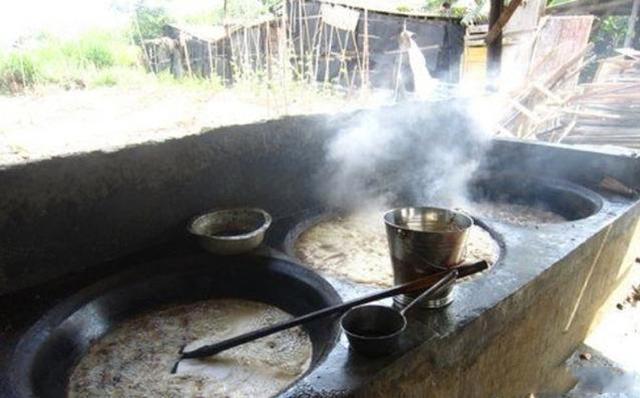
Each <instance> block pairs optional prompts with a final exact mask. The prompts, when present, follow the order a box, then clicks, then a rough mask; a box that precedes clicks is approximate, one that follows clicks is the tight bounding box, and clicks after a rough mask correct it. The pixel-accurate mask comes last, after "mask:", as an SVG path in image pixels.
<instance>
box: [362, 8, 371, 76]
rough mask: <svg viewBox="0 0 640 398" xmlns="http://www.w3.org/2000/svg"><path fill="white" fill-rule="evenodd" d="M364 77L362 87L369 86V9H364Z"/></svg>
mask: <svg viewBox="0 0 640 398" xmlns="http://www.w3.org/2000/svg"><path fill="white" fill-rule="evenodd" d="M362 57H363V58H364V59H363V61H362V63H363V69H364V71H363V78H362V87H364V88H369V11H368V10H367V9H366V8H365V9H364V37H363V39H362Z"/></svg>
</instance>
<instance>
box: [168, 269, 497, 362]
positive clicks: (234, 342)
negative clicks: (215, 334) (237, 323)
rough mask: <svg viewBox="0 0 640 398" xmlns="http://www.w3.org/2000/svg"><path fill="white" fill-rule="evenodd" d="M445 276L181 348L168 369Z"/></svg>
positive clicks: (433, 276)
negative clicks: (187, 360) (242, 332)
mask: <svg viewBox="0 0 640 398" xmlns="http://www.w3.org/2000/svg"><path fill="white" fill-rule="evenodd" d="M487 267H488V264H487V262H486V261H480V262H478V263H475V264H471V265H465V266H461V267H457V268H456V269H457V271H458V278H462V277H464V276H468V275H471V274H475V273H476V272H480V271H483V270H485V269H487ZM448 273H449V272H447V271H443V272H438V273H436V274H431V275H429V276H426V277H424V278H421V279H417V280H415V281H412V282H409V283H405V284H402V285H398V286H395V287H392V288H389V289H385V290H382V291H379V292H376V293H372V294H369V295H366V296H363V297H360V298H357V299H354V300H350V301H346V302H344V303H342V304H337V305H334V306H331V307H327V308H323V309H321V310H318V311H314V312H310V313H308V314H306V315H302V316H300V317H297V318H293V319H290V320H288V321H284V322H281V323H278V324H275V325H271V326H265V327H263V328H261V329H258V330H254V331H252V332H248V333H244V334H241V335H238V336H235V337H232V338H230V339H227V340H224V341H221V342H218V343H214V344H209V345H204V346H202V347H199V348H197V349H195V350H192V351H183V349H184V347H183V348H182V349H181V350H180V358H178V360H177V361H176V363H175V364H174V365H173V367H172V368H171V373H176V371H177V370H178V364H179V363H180V361H181V360H183V359H190V358H205V357H209V356H212V355H216V354H219V353H221V352H222V351H226V350H228V349H230V348H234V347H237V346H239V345H242V344H245V343H248V342H251V341H254V340H257V339H259V338H262V337H266V336H269V335H272V334H274V333H278V332H281V331H283V330H287V329H291V328H293V327H296V326H300V325H303V324H306V323H308V322H311V321H315V320H316V319H320V318H325V317H328V316H330V315H336V314H343V313H345V312H346V311H348V310H349V309H351V308H353V307H356V306H358V305H361V304H366V303H370V302H372V301H377V300H381V299H385V298H389V297H393V296H396V295H398V294H407V293H413V292H416V291H420V290H424V289H428V288H430V287H431V286H433V285H435V284H436V283H438V282H439V281H441V280H442V279H443V278H444V277H445V276H446V275H447V274H448Z"/></svg>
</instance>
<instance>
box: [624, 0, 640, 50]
mask: <svg viewBox="0 0 640 398" xmlns="http://www.w3.org/2000/svg"><path fill="white" fill-rule="evenodd" d="M638 12H640V0H634V1H633V6H632V7H631V15H629V25H628V27H627V35H626V36H625V38H624V47H625V48H628V47H631V46H632V44H633V39H634V36H635V34H636V23H637V21H638Z"/></svg>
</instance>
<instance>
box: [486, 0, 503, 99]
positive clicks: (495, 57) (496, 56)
mask: <svg viewBox="0 0 640 398" xmlns="http://www.w3.org/2000/svg"><path fill="white" fill-rule="evenodd" d="M503 5H504V0H491V11H490V12H489V30H490V31H491V28H493V27H494V26H495V25H496V24H497V23H498V19H500V15H501V14H502V9H503ZM501 63H502V31H500V32H499V33H498V34H497V35H496V37H495V39H494V40H493V42H492V43H491V44H489V45H488V47H487V77H488V80H489V85H490V86H492V87H493V88H497V79H498V77H500V65H501Z"/></svg>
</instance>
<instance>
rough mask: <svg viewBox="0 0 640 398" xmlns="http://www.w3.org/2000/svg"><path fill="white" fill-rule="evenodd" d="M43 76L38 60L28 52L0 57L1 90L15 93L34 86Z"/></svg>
mask: <svg viewBox="0 0 640 398" xmlns="http://www.w3.org/2000/svg"><path fill="white" fill-rule="evenodd" d="M40 77H41V70H40V66H39V65H38V63H37V61H36V60H35V59H34V58H33V57H32V56H31V55H30V54H26V53H18V52H13V53H11V54H8V55H6V56H3V57H0V92H10V93H15V92H18V91H21V90H23V89H24V88H27V87H32V86H33V85H35V84H36V82H37V81H38V80H39V79H40Z"/></svg>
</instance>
